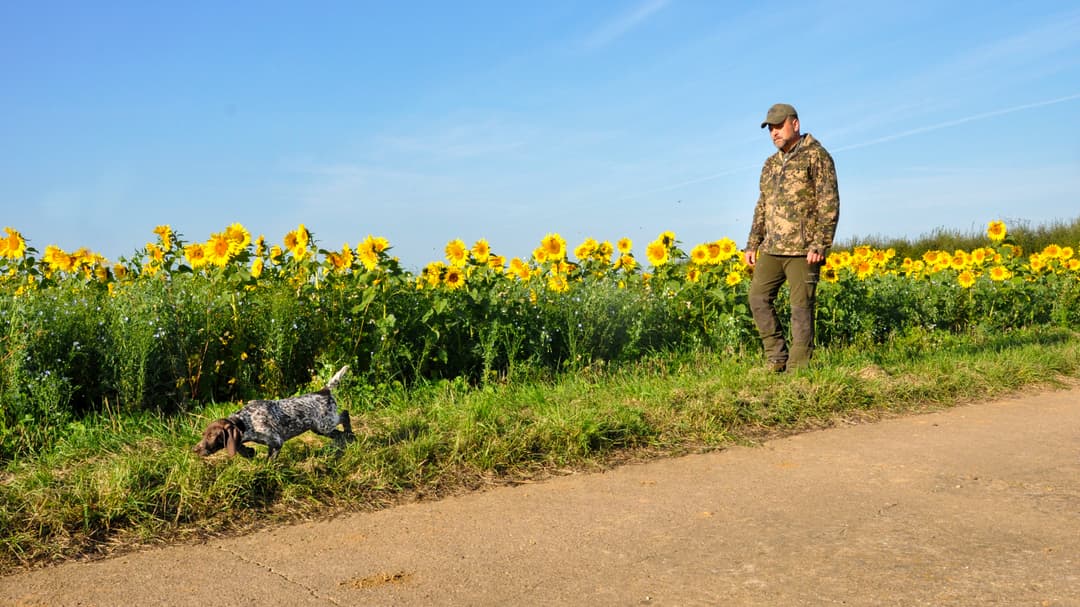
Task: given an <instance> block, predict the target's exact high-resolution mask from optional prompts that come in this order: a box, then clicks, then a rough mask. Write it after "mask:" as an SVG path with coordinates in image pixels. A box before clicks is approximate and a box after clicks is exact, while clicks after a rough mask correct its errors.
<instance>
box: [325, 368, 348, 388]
mask: <svg viewBox="0 0 1080 607" xmlns="http://www.w3.org/2000/svg"><path fill="white" fill-rule="evenodd" d="M348 371H349V365H345V366H344V367H342V368H341V369H339V370H338V372H337V373H335V374H334V376H333V377H331V378H330V381H328V382H326V389H327V390H333V389H334V388H335V387H336V386H337V385H338V382H340V381H341V378H342V377H345V374H346V373H348Z"/></svg>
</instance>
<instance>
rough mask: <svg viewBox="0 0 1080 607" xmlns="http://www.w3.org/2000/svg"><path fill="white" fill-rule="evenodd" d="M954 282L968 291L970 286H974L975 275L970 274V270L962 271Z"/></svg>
mask: <svg viewBox="0 0 1080 607" xmlns="http://www.w3.org/2000/svg"><path fill="white" fill-rule="evenodd" d="M956 282H958V283H960V286H961V287H964V288H965V289H970V288H971V286H972V285H974V284H975V275H974V274H973V273H972V272H971V270H964V271H963V272H960V275H959V276H957V277H956Z"/></svg>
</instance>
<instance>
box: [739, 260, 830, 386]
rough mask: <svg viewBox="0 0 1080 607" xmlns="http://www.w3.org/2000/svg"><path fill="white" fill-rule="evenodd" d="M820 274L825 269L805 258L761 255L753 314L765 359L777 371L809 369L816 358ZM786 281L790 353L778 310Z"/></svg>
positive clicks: (753, 287) (756, 270)
mask: <svg viewBox="0 0 1080 607" xmlns="http://www.w3.org/2000/svg"><path fill="white" fill-rule="evenodd" d="M820 274H821V265H820V264H810V263H809V262H807V261H806V256H805V255H799V256H789V255H769V254H768V253H761V252H759V253H758V256H757V263H756V264H755V265H754V276H753V278H752V279H751V281H750V297H749V299H750V312H751V314H753V316H754V324H755V325H757V330H758V335H759V336H760V337H761V343H762V345H763V346H764V347H765V358H766V359H767V360H768V364H769V366H770V367H771V368H773V369H774V370H777V371H780V370H786V369H798V368H801V367H805V366H806V365H807V364H808V363H809V362H810V358H811V357H812V356H813V354H814V306H815V303H816V297H817V284H818V277H819V276H820ZM785 281H786V282H787V283H788V287H789V290H790V295H791V297H790V300H791V347H790V349H789V347H788V342H787V340H786V339H785V338H784V325H783V323H782V322H781V321H780V318H779V317H778V315H777V313H776V306H775V303H776V296H777V294H778V293H779V292H780V287H781V286H782V285H783V284H784V282H785Z"/></svg>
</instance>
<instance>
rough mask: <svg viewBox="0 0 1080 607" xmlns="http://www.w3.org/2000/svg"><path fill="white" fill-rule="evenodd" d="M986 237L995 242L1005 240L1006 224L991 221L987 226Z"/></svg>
mask: <svg viewBox="0 0 1080 607" xmlns="http://www.w3.org/2000/svg"><path fill="white" fill-rule="evenodd" d="M986 237H987V238H989V239H990V240H991V241H993V242H1001V241H1002V240H1005V222H1004V221H991V222H990V223H989V224H987V226H986Z"/></svg>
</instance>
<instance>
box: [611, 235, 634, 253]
mask: <svg viewBox="0 0 1080 607" xmlns="http://www.w3.org/2000/svg"><path fill="white" fill-rule="evenodd" d="M615 246H617V247H618V248H619V252H620V253H622V254H623V255H626V254H628V253H630V250H631V249H633V248H634V241H633V240H630V239H629V238H620V239H619V242H618V243H616V245H615Z"/></svg>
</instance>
